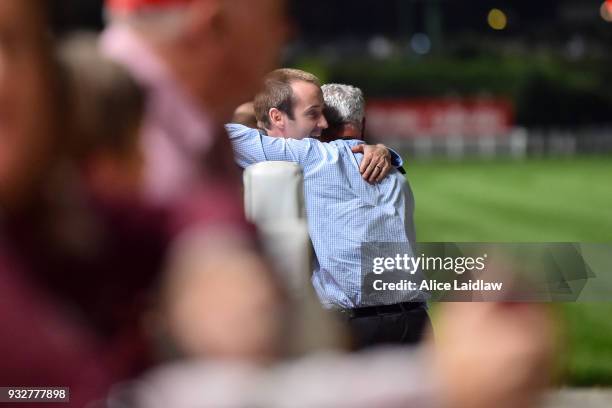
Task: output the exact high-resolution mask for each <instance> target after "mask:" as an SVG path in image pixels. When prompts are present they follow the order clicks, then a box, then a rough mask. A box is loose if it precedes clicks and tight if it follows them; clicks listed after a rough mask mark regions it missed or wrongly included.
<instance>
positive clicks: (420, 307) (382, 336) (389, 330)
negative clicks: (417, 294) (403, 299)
mask: <svg viewBox="0 0 612 408" xmlns="http://www.w3.org/2000/svg"><path fill="white" fill-rule="evenodd" d="M342 316H343V319H344V320H345V321H346V323H347V324H348V329H349V332H350V335H351V339H352V345H353V349H354V350H363V349H367V348H370V347H374V346H381V345H416V344H418V343H420V342H421V341H422V340H423V337H424V335H425V334H426V333H427V332H428V331H429V330H431V329H432V325H431V320H430V319H429V315H428V314H427V307H426V305H425V304H424V303H401V304H397V305H388V306H379V307H366V308H359V309H352V310H347V311H343V312H342Z"/></svg>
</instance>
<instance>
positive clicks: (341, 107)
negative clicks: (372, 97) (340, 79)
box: [321, 84, 365, 129]
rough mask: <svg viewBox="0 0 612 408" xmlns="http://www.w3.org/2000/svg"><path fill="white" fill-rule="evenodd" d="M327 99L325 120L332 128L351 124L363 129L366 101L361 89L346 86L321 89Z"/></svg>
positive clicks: (334, 85)
mask: <svg viewBox="0 0 612 408" xmlns="http://www.w3.org/2000/svg"><path fill="white" fill-rule="evenodd" d="M321 89H322V90H323V98H324V99H325V118H326V119H327V122H328V123H329V126H330V128H333V127H337V126H341V125H345V124H351V125H354V126H356V127H357V128H358V129H361V127H362V125H363V118H364V117H365V99H364V97H363V92H362V91H361V89H359V88H357V87H354V86H351V85H344V84H327V85H323V86H322V87H321Z"/></svg>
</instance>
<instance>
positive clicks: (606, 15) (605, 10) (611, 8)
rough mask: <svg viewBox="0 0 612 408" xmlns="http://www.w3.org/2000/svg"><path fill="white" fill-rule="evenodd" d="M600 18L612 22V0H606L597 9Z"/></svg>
mask: <svg viewBox="0 0 612 408" xmlns="http://www.w3.org/2000/svg"><path fill="white" fill-rule="evenodd" d="M599 11H600V13H601V18H603V19H604V20H606V21H607V22H608V23H610V22H612V0H606V1H605V2H604V3H603V4H602V5H601V9H600V10H599Z"/></svg>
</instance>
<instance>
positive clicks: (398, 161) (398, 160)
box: [387, 147, 404, 168]
mask: <svg viewBox="0 0 612 408" xmlns="http://www.w3.org/2000/svg"><path fill="white" fill-rule="evenodd" d="M387 150H389V153H391V164H392V165H393V167H395V168H400V167H403V166H404V160H403V159H402V157H401V156H400V155H399V154H398V153H397V152H396V151H395V150H393V149H390V148H388V147H387Z"/></svg>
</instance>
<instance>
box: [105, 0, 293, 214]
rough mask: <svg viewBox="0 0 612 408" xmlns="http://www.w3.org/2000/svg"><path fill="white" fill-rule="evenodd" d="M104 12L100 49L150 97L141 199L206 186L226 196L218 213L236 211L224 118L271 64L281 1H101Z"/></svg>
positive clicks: (165, 199)
mask: <svg viewBox="0 0 612 408" xmlns="http://www.w3.org/2000/svg"><path fill="white" fill-rule="evenodd" d="M106 13H107V17H108V21H109V24H108V28H107V29H106V31H105V32H104V33H103V35H102V38H101V49H102V51H103V53H104V54H105V55H107V56H108V57H110V58H112V59H113V60H115V61H117V62H118V63H120V64H122V65H123V66H125V67H126V68H127V69H128V70H129V71H130V72H131V74H132V75H133V76H134V78H136V80H137V81H138V82H139V83H140V84H141V86H143V87H144V88H145V89H146V91H147V94H148V102H147V111H146V116H145V124H144V128H143V134H142V139H141V148H142V149H143V154H144V166H145V168H144V177H145V179H144V194H145V196H146V198H147V200H149V201H150V202H152V203H155V204H161V205H165V204H167V203H169V202H170V203H171V202H175V201H177V200H180V199H183V198H185V197H186V196H189V195H192V194H193V191H194V189H196V190H197V189H205V190H207V191H208V193H209V194H210V195H215V196H217V200H219V201H221V200H222V199H223V198H222V197H225V200H226V203H225V204H224V205H219V206H218V207H219V208H218V209H217V211H219V212H220V211H224V212H225V213H227V214H229V213H230V211H234V212H235V213H236V214H241V213H242V205H241V200H240V198H239V180H238V178H237V171H235V170H236V169H235V166H234V165H233V161H232V154H231V146H230V144H229V142H228V141H227V138H226V137H225V135H224V133H223V124H225V123H227V122H228V121H229V120H230V119H231V117H232V113H233V111H234V108H235V107H236V106H237V105H238V104H239V103H240V102H242V101H244V100H247V99H248V98H249V97H250V96H252V95H253V94H255V92H256V91H257V87H258V85H259V83H260V80H261V78H262V77H263V76H264V75H265V73H266V72H268V71H269V70H270V69H272V68H273V67H274V65H275V64H276V63H277V62H278V56H279V49H280V45H281V43H282V40H283V38H284V31H285V29H284V27H285V22H284V14H283V1H282V0H255V1H254V0H130V1H128V0H107V2H106ZM261 27H266V29H265V30H262V29H260V28H261ZM232 177H233V179H232ZM232 180H233V182H232ZM235 217H239V215H235Z"/></svg>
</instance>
